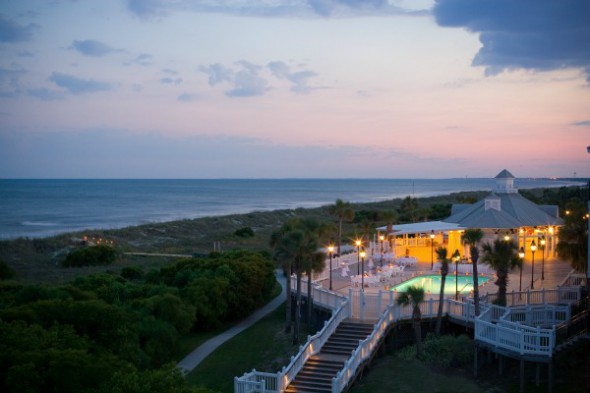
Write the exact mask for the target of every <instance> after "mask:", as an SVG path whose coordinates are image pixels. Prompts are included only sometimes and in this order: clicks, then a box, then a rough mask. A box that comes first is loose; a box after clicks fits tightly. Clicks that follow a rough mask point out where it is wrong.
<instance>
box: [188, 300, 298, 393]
mask: <svg viewBox="0 0 590 393" xmlns="http://www.w3.org/2000/svg"><path fill="white" fill-rule="evenodd" d="M284 327H285V305H284V304H283V305H281V306H280V307H279V308H277V309H276V310H275V311H274V312H272V313H271V314H269V315H268V316H266V317H264V318H263V319H261V320H260V321H259V322H258V323H256V324H254V325H253V326H251V327H250V328H248V329H246V330H244V331H243V332H242V333H240V334H238V335H237V336H236V337H234V338H232V339H231V340H229V341H227V342H226V343H225V344H223V345H222V346H221V347H219V348H218V349H217V350H216V351H215V352H213V353H212V354H211V355H209V357H207V359H205V360H204V361H203V362H202V363H201V364H200V365H199V366H198V367H197V368H196V369H195V370H193V371H192V372H190V373H189V374H188V375H187V381H188V383H189V384H190V385H192V386H202V387H206V388H208V389H211V390H215V391H219V392H223V393H225V392H228V393H229V392H233V389H234V377H236V376H241V375H243V374H244V373H245V372H248V371H251V370H252V369H256V370H258V371H264V372H272V373H275V372H277V371H279V370H280V369H281V368H283V366H286V365H287V364H288V363H289V362H290V359H291V356H292V355H295V354H296V353H297V352H298V350H299V347H298V346H294V345H292V344H291V341H292V334H291V333H289V334H287V333H285V330H284ZM302 328H303V329H302V330H304V331H305V325H302ZM305 340H306V336H305V335H302V336H301V343H304V342H305Z"/></svg>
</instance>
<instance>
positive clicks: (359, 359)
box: [332, 306, 395, 393]
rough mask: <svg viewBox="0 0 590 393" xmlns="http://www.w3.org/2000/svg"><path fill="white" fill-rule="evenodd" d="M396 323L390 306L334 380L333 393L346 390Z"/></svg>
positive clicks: (392, 308)
mask: <svg viewBox="0 0 590 393" xmlns="http://www.w3.org/2000/svg"><path fill="white" fill-rule="evenodd" d="M394 321H395V317H394V307H393V306H389V307H387V309H386V310H385V311H384V312H383V313H382V314H381V317H380V318H379V321H378V322H377V323H376V324H375V328H374V329H373V332H372V333H371V335H370V336H369V337H367V338H366V339H365V340H363V341H361V342H360V343H359V346H358V347H357V349H356V350H355V351H354V352H353V353H352V356H351V357H350V358H349V359H348V360H347V361H346V363H344V367H343V368H342V370H340V371H339V372H338V374H336V376H335V377H334V378H332V393H340V392H342V390H344V388H345V387H346V386H347V385H348V384H349V383H350V381H351V380H352V378H353V377H354V375H355V374H356V371H357V370H358V368H359V367H360V366H361V365H362V364H363V362H365V361H366V360H367V359H368V358H369V357H370V356H371V354H372V353H373V351H374V350H375V348H376V347H377V345H379V342H380V341H381V339H382V338H383V336H384V335H385V333H386V332H387V329H388V327H389V325H391V324H392V323H393V322H394Z"/></svg>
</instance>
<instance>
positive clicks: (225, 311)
mask: <svg viewBox="0 0 590 393" xmlns="http://www.w3.org/2000/svg"><path fill="white" fill-rule="evenodd" d="M125 275H127V276H128V275H129V271H128V270H126V273H125ZM132 276H133V279H131V280H130V279H127V278H124V277H123V276H121V275H114V274H105V273H102V274H94V275H90V276H87V277H79V278H77V279H76V280H74V281H73V282H71V283H68V284H65V285H59V286H48V285H39V284H20V283H14V282H3V283H2V284H0V305H1V306H0V376H1V377H0V391H14V392H17V391H27V392H44V391H47V389H48V387H52V388H53V389H55V390H54V391H59V392H97V391H99V392H103V391H104V392H112V391H121V392H123V391H126V392H127V391H131V392H135V391H143V392H145V391H148V392H150V391H154V392H155V391H158V392H176V391H179V392H185V391H186V392H189V391H190V390H189V389H188V388H187V387H186V386H185V385H184V383H185V382H184V379H183V378H182V377H181V376H180V374H178V372H177V371H176V370H175V368H174V367H173V366H166V365H167V364H168V363H169V362H174V361H176V360H177V358H176V357H175V356H176V355H177V354H178V353H179V350H180V349H179V344H180V342H181V341H180V338H181V337H182V336H184V335H188V334H189V333H191V332H199V331H206V330H207V329H210V328H211V327H215V326H221V325H222V324H224V323H228V322H231V321H236V320H237V319H240V318H243V317H245V316H246V315H249V314H250V313H252V312H253V311H254V310H255V309H256V308H257V307H259V306H261V305H262V304H264V303H266V302H267V301H268V300H269V299H270V298H271V296H272V295H273V294H276V285H277V284H276V280H275V278H274V266H273V264H272V262H271V261H270V260H269V259H268V257H267V256H265V255H263V254H260V253H253V252H248V251H235V252H228V253H225V254H214V255H211V256H209V257H208V258H199V259H185V260H180V261H178V262H176V263H174V264H172V265H169V266H165V267H162V268H160V269H159V270H152V271H151V272H149V273H148V274H146V275H145V276H144V278H143V279H140V278H139V277H137V276H136V275H134V274H132Z"/></svg>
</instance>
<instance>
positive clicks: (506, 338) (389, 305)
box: [234, 276, 581, 393]
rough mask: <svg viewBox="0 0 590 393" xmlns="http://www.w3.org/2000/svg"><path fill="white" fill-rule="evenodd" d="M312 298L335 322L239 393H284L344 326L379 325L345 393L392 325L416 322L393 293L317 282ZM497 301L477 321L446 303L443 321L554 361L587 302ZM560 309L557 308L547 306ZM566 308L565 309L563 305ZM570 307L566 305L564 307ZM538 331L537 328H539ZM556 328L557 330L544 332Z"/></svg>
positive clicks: (466, 308) (237, 384)
mask: <svg viewBox="0 0 590 393" xmlns="http://www.w3.org/2000/svg"><path fill="white" fill-rule="evenodd" d="M291 280H292V281H291V282H292V290H293V291H295V290H296V285H297V284H296V277H295V276H293V277H291ZM307 285H308V282H307V280H302V281H301V286H302V288H301V293H302V296H305V297H307ZM311 285H312V288H311V289H312V298H313V302H314V304H315V305H319V306H322V307H325V308H328V309H332V310H334V312H333V314H332V317H331V318H330V319H329V320H328V321H326V322H325V323H324V327H323V328H322V329H321V330H320V331H319V332H318V333H317V334H316V335H314V336H311V337H308V340H307V342H306V344H305V345H302V346H301V347H300V351H299V353H298V354H297V355H296V356H293V357H292V358H291V363H290V364H289V365H288V366H286V367H283V369H282V370H281V371H280V372H277V373H275V374H272V373H262V372H257V371H255V370H252V372H250V373H246V374H244V376H242V377H239V378H238V377H236V378H235V379H234V392H235V393H254V392H269V393H281V392H283V391H284V390H285V388H286V387H287V386H288V384H289V383H291V382H292V381H293V379H295V376H296V375H297V373H299V371H301V369H302V368H303V366H304V364H305V362H306V361H307V360H308V359H309V358H310V357H311V356H313V355H315V354H317V353H318V352H319V351H320V349H321V348H322V346H323V345H324V344H325V342H326V341H327V340H328V339H329V337H330V336H331V335H332V333H334V331H335V330H336V328H337V327H338V325H339V324H340V322H341V321H343V320H344V319H347V318H357V319H361V320H363V319H369V320H372V321H374V320H376V319H378V322H377V323H376V324H375V329H374V330H373V332H372V334H371V335H370V336H369V337H367V338H366V339H365V340H363V341H359V346H358V347H357V349H356V350H355V351H354V352H353V353H352V356H351V357H350V358H349V359H348V361H347V362H346V363H345V365H344V367H343V369H342V370H341V371H340V372H339V373H338V374H337V376H336V377H335V378H334V379H333V380H332V392H333V393H339V392H341V391H342V390H343V389H344V388H345V387H346V386H347V385H348V384H349V383H350V380H351V379H352V378H353V377H354V375H355V373H356V372H357V370H358V368H359V367H360V366H361V365H362V364H363V362H365V361H366V360H367V359H368V358H369V357H370V356H371V354H372V353H373V351H374V349H375V347H376V346H377V345H378V344H379V342H380V340H381V339H382V337H383V335H384V334H385V332H386V331H387V329H388V327H389V325H390V324H392V323H394V322H396V321H400V320H407V319H411V318H412V314H413V308H412V306H411V305H407V306H401V305H398V304H396V297H397V294H394V293H393V292H391V291H378V292H377V293H370V294H369V293H365V292H364V291H363V290H360V289H352V288H351V289H349V294H348V297H345V296H343V295H340V294H338V293H335V292H331V291H328V290H325V289H323V288H321V287H320V286H319V285H317V284H314V283H313V282H312V284H311ZM496 298H497V295H496V294H494V295H486V296H484V297H482V302H480V307H481V314H480V316H479V317H475V307H474V304H473V300H472V299H463V300H460V301H456V300H453V299H451V298H447V299H445V300H444V303H443V315H445V314H446V315H449V316H452V317H454V318H458V319H461V320H464V321H468V322H473V323H474V327H475V339H476V340H479V341H481V342H485V343H488V344H490V345H493V346H494V347H497V348H503V349H507V350H509V351H514V352H517V353H520V354H528V355H541V356H549V357H550V356H552V354H553V348H554V347H555V340H556V339H555V336H556V331H555V325H557V324H560V323H563V322H565V321H568V320H569V319H570V316H571V315H570V306H569V305H570V304H571V303H574V302H577V301H578V300H579V299H580V298H581V289H580V288H579V287H568V288H558V289H556V290H539V291H526V292H512V293H509V294H507V303H508V305H509V306H511V307H501V306H497V305H494V304H492V303H491V302H492V301H493V300H495V299H496ZM547 303H557V304H553V305H550V304H547ZM438 304H439V299H438V298H430V299H429V300H427V301H424V302H423V303H421V304H420V312H421V314H422V317H426V318H434V317H436V316H437V314H438ZM559 304H560V305H559ZM564 304H565V305H564ZM534 326H536V327H534ZM541 326H551V328H541Z"/></svg>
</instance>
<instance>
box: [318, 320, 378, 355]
mask: <svg viewBox="0 0 590 393" xmlns="http://www.w3.org/2000/svg"><path fill="white" fill-rule="evenodd" d="M374 328H375V326H374V325H373V324H371V323H363V322H360V321H354V320H352V319H347V320H344V321H342V322H341V323H340V325H338V327H337V328H336V331H335V332H334V334H332V335H331V336H330V338H329V339H328V341H327V342H326V343H325V344H324V346H323V347H322V349H321V351H320V353H326V354H328V353H329V354H332V355H344V356H345V357H346V358H348V357H350V353H351V352H352V351H354V350H355V349H356V348H357V347H358V345H359V341H362V340H364V339H365V338H367V337H368V336H369V335H370V334H371V333H372V332H373V329H374Z"/></svg>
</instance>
